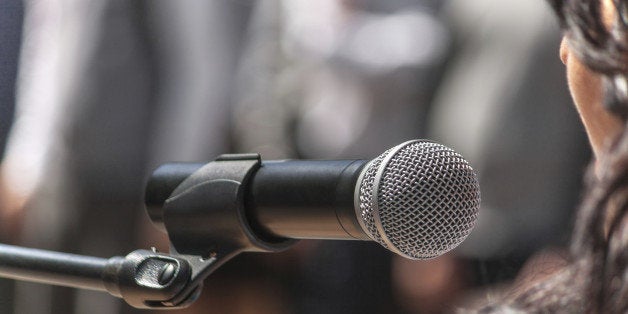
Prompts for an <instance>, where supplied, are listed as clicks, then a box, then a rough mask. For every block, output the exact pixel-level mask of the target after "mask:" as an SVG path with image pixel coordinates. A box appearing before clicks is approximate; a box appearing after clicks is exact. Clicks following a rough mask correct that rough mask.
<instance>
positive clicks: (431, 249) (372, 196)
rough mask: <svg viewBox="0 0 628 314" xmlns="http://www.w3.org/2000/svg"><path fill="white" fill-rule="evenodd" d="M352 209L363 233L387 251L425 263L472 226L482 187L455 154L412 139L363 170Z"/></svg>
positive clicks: (460, 239)
mask: <svg viewBox="0 0 628 314" xmlns="http://www.w3.org/2000/svg"><path fill="white" fill-rule="evenodd" d="M358 182H359V184H358V188H357V189H356V202H357V204H356V206H355V207H356V210H358V211H359V212H358V213H357V214H358V215H357V216H358V221H359V222H360V224H361V226H362V229H364V231H365V232H366V233H367V234H369V235H370V237H371V238H372V239H373V240H374V241H377V242H379V243H380V244H381V245H382V246H384V247H385V248H387V249H389V250H391V251H394V252H395V253H398V254H400V255H402V256H405V257H408V258H412V259H429V258H434V257H437V256H439V255H441V254H444V253H445V252H448V251H450V250H451V249H453V248H455V247H456V246H458V244H460V243H461V242H462V241H463V240H464V239H465V238H466V237H467V236H468V235H469V233H470V232H471V230H472V229H473V227H474V226H475V223H476V220H477V216H478V210H479V207H480V187H479V184H478V180H477V177H476V175H475V172H474V171H473V169H472V168H471V166H470V165H469V163H468V162H467V161H466V160H465V159H464V158H463V157H462V156H461V155H460V154H458V153H456V152H455V151H453V150H452V149H450V148H448V147H445V146H443V145H441V144H438V143H434V142H430V141H424V140H414V141H409V142H406V143H403V144H400V145H398V146H396V147H393V148H391V149H389V150H387V151H386V152H384V153H383V154H381V155H380V156H378V157H377V158H375V159H373V160H372V161H371V162H370V163H369V164H368V165H367V166H366V167H365V169H364V170H363V171H362V174H361V176H360V179H359V181H358Z"/></svg>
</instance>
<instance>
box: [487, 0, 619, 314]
mask: <svg viewBox="0 0 628 314" xmlns="http://www.w3.org/2000/svg"><path fill="white" fill-rule="evenodd" d="M549 2H550V4H551V6H552V7H553V8H554V10H555V11H556V13H557V15H558V17H559V21H560V24H561V26H562V28H563V30H564V32H565V35H566V36H567V42H568V44H569V47H570V51H571V52H572V53H574V54H575V56H576V57H577V58H578V59H579V60H581V61H582V62H583V63H584V64H585V65H586V66H587V67H588V68H590V69H591V70H592V71H595V72H598V73H599V74H601V76H602V79H603V82H604V88H605V107H606V109H607V110H608V111H610V112H611V113H613V114H614V115H616V116H618V117H619V118H620V119H621V120H622V121H623V125H624V130H623V132H621V133H620V134H619V135H618V136H617V138H615V139H613V141H612V145H610V146H609V147H607V148H606V150H605V151H604V154H603V155H602V156H599V160H598V164H597V167H596V169H594V167H593V165H591V166H590V167H589V170H588V174H587V176H586V180H585V182H586V192H585V196H584V199H583V201H582V203H581V206H580V208H579V212H578V215H577V218H576V223H575V227H574V231H573V236H572V242H571V246H570V252H569V258H568V259H569V264H568V266H567V267H565V268H564V269H562V270H561V271H559V272H557V273H555V274H554V275H552V276H550V277H547V278H545V279H543V281H541V282H539V283H537V284H534V285H531V286H529V287H526V288H524V289H522V291H519V292H516V293H514V294H512V295H511V296H510V297H509V298H507V299H506V300H501V301H499V302H498V303H496V304H494V305H489V306H487V307H485V308H484V309H482V310H481V311H480V312H485V313H490V312H502V311H504V310H505V309H512V310H521V311H524V312H533V313H538V312H542V313H546V312H547V313H554V312H559V313H628V213H627V210H626V209H627V208H628V127H627V124H626V122H627V121H628V83H627V79H626V75H628V26H627V25H628V0H613V3H614V5H615V8H616V11H617V13H618V14H616V16H615V17H614V21H613V24H612V26H611V27H609V28H607V27H608V26H610V25H605V24H604V20H603V19H602V16H601V3H600V0H549Z"/></svg>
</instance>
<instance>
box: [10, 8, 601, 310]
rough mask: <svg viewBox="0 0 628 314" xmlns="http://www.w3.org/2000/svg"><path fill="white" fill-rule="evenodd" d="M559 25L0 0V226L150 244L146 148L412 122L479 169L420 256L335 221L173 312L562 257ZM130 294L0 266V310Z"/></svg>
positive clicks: (328, 303)
mask: <svg viewBox="0 0 628 314" xmlns="http://www.w3.org/2000/svg"><path fill="white" fill-rule="evenodd" d="M559 42H560V35H559V32H558V26H557V23H556V22H555V20H554V17H553V16H552V14H551V12H550V9H549V7H548V5H547V4H546V3H544V2H543V1H541V0H538V1H528V0H507V1H504V0H475V1H465V0H394V1H385V2H384V1H375V0H344V1H340V0H319V1H306V0H264V1H243V0H237V1H226V0H223V1H219V0H211V1H208V0H181V1H166V0H153V1H146V0H138V1H123V0H109V1H105V0H87V1H86V0H37V1H35V0H33V1H17V0H2V1H1V2H0V154H1V156H2V162H1V164H0V241H1V242H3V243H9V244H15V245H22V246H28V247H36V248H43V249H50V250H56V251H63V252H69V253H77V254H83V255H94V256H100V257H110V256H114V255H126V254H127V253H128V252H130V251H132V250H135V249H137V248H149V247H151V246H156V247H158V248H160V249H161V250H166V248H167V238H166V236H165V235H163V234H161V233H159V232H158V231H157V230H156V229H155V228H154V227H153V226H152V225H151V224H150V222H149V220H148V216H147V215H146V213H145V211H144V209H143V205H142V194H143V189H144V183H145V180H146V178H147V177H148V175H149V174H150V172H151V171H152V170H153V169H155V168H156V167H157V166H158V165H160V164H162V163H166V162H171V161H209V160H212V159H213V158H215V157H216V156H217V155H219V154H222V153H236V152H259V153H261V154H262V157H263V158H264V159H285V158H304V159H307V158H325V159H334V158H336V159H337V158H364V159H370V158H373V157H375V156H377V155H379V154H380V153H382V152H383V151H384V150H386V149H387V148H390V147H392V146H394V145H396V144H398V143H401V142H403V141H405V140H409V139H414V138H429V139H432V140H435V141H437V142H440V143H442V144H445V145H447V146H450V147H452V148H454V149H455V150H456V151H458V152H460V153H461V154H462V155H464V156H465V157H466V158H467V159H468V160H469V162H470V163H471V164H472V165H473V166H474V168H475V169H476V171H477V172H478V174H479V177H480V184H481V187H482V206H481V212H480V217H479V221H478V226H477V227H476V229H475V230H474V232H473V233H472V234H471V236H470V237H469V238H468V239H467V241H466V242H465V243H464V244H463V245H461V246H460V247H459V248H457V249H456V250H454V251H452V252H450V253H447V254H445V255H444V256H442V257H440V258H437V259H433V260H429V261H409V260H404V259H402V258H400V257H397V256H393V255H392V254H391V253H389V252H388V251H387V250H384V249H382V248H380V247H379V245H377V244H375V243H371V242H352V241H326V242H321V241H301V242H300V243H299V244H298V245H297V246H295V247H294V248H292V249H290V250H288V251H286V252H283V253H279V254H244V255H241V256H238V257H236V258H235V259H234V260H232V261H230V262H229V263H227V264H226V265H225V266H223V267H222V268H221V269H219V270H218V271H217V272H216V273H214V274H212V275H211V276H210V277H209V278H208V279H207V280H206V283H205V288H204V291H203V295H202V297H201V299H200V300H199V301H197V302H196V303H195V304H194V305H193V306H192V307H190V308H189V309H187V310H185V311H182V313H345V314H350V313H362V314H364V313H442V312H451V311H454V310H456V309H458V308H461V307H468V306H473V304H475V303H477V302H482V301H486V300H490V299H491V298H493V297H495V296H497V295H499V293H500V292H501V291H503V290H504V287H505V286H507V285H510V284H512V283H513V281H514V280H515V278H516V276H517V274H518V273H519V272H520V270H521V269H522V268H524V269H525V268H526V267H532V268H535V267H543V266H542V265H544V264H551V263H553V262H552V261H555V260H560V256H561V252H562V247H564V245H565V243H566V241H567V240H568V236H569V232H570V229H571V223H572V213H573V211H574V207H575V205H576V203H577V201H578V193H579V189H580V185H581V175H582V172H583V170H584V167H585V166H586V163H587V161H588V160H589V158H590V151H589V148H588V145H587V143H586V138H585V133H584V130H583V128H582V127H581V125H580V122H579V121H578V117H577V114H576V112H575V110H574V109H573V108H572V105H571V100H570V98H569V93H568V91H567V85H566V82H565V79H564V69H563V66H562V64H561V63H560V60H559V58H558V47H559ZM539 252H540V253H539ZM535 261H537V262H535ZM538 261H541V262H540V263H539V262H538ZM524 265H528V266H525V267H524ZM529 265H532V266H529ZM539 265H541V266H539ZM137 312H139V311H137V310H135V309H132V308H130V307H129V306H127V305H126V304H125V303H124V302H123V301H120V300H118V299H115V298H114V297H111V296H110V295H108V294H106V293H100V292H89V291H79V290H75V289H69V288H60V287H52V286H46V285H40V284H33V283H25V282H13V281H11V280H6V279H1V280H0V313H28V314H30V313H34V314H36V313H54V314H56V313H91V314H97V313H137Z"/></svg>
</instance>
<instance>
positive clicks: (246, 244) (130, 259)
mask: <svg viewBox="0 0 628 314" xmlns="http://www.w3.org/2000/svg"><path fill="white" fill-rule="evenodd" d="M260 164H261V159H260V156H259V155H258V154H233V155H222V156H220V157H218V159H216V160H215V161H213V162H210V163H208V164H206V165H204V166H202V167H199V168H198V169H196V171H194V172H193V173H192V174H191V175H189V173H190V172H188V171H189V168H188V169H180V168H178V166H168V167H162V168H160V169H161V170H160V169H157V170H156V171H155V173H153V175H152V177H151V179H150V180H149V182H148V184H147V189H146V203H147V208H148V211H149V215H150V216H151V219H152V220H153V221H154V222H156V224H157V225H158V226H159V225H160V226H161V228H162V229H164V230H166V229H167V232H168V236H169V238H170V243H171V247H170V253H169V254H166V253H160V252H157V250H155V249H153V250H136V251H133V252H131V253H129V254H128V255H126V256H124V257H121V256H115V257H111V258H109V259H106V258H98V257H91V256H82V255H75V254H68V253H59V252H53V251H46V250H39V249H32V248H24V247H18V246H12V245H5V244H0V277H5V278H12V279H17V280H25V281H33V282H40V283H46V284H53V285H60V286H66V287H74V288H79V289H88V290H96V291H104V292H108V293H109V294H111V295H113V296H116V297H119V298H122V299H124V300H125V301H126V302H127V303H128V304H129V305H131V306H133V307H136V308H145V309H146V308H149V309H176V308H184V307H186V306H189V305H190V304H191V303H192V302H194V301H195V300H196V299H197V298H198V296H199V295H200V292H201V289H202V284H203V280H204V279H205V278H206V277H207V276H208V275H209V274H211V273H212V272H213V271H214V270H216V269H217V268H218V267H220V266H221V265H222V264H223V263H225V262H226V261H228V260H229V259H231V258H233V257H234V256H236V255H237V254H239V253H241V252H245V251H257V252H278V251H281V250H285V249H287V248H288V247H290V246H292V244H294V243H295V242H296V241H295V240H292V239H283V238H281V239H279V238H277V239H276V238H273V239H270V238H268V239H267V238H262V237H261V236H260V235H258V234H257V233H256V232H254V230H253V227H252V226H251V225H250V224H249V222H248V219H247V218H246V212H245V208H244V187H245V186H246V184H247V182H248V179H249V177H250V175H251V174H252V173H253V172H254V171H255V170H257V169H258V168H259V167H260ZM181 167H183V166H181ZM184 174H185V175H184ZM208 200H211V201H210V202H208ZM158 207H159V208H160V209H158ZM210 222H214V223H213V224H212V223H210Z"/></svg>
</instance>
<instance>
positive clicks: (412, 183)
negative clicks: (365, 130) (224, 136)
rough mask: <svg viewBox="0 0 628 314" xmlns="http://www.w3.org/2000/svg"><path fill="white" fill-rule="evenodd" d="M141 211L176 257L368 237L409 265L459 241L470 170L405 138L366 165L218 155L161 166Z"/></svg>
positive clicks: (470, 215)
mask: <svg viewBox="0 0 628 314" xmlns="http://www.w3.org/2000/svg"><path fill="white" fill-rule="evenodd" d="M145 201H146V208H147V211H148V213H149V216H150V217H151V220H152V221H153V223H155V224H156V225H157V226H158V227H159V228H160V229H162V230H163V231H166V232H167V233H168V235H169V238H170V240H171V243H172V244H173V246H174V248H175V249H177V251H179V252H180V253H186V254H188V253H189V254H196V255H202V256H203V255H206V256H210V255H212V254H215V253H216V252H217V251H220V248H221V247H225V248H226V249H225V251H229V252H234V251H238V252H239V251H277V250H281V249H284V248H286V247H287V246H289V245H291V244H292V243H294V241H293V239H346V240H373V241H376V242H379V243H380V244H381V245H382V246H384V247H385V248H387V249H389V250H391V251H393V252H395V253H398V254H400V255H402V256H405V257H408V258H412V259H426V258H433V257H436V256H438V255H440V254H443V253H444V252H447V251H449V250H451V249H453V248H454V247H455V246H457V245H458V244H459V243H461V242H462V241H463V240H464V239H465V238H466V237H467V235H468V234H469V233H470V231H471V229H473V227H474V226H475V222H476V219H477V214H478V209H479V204H480V194H479V185H478V182H477V178H476V175H475V173H474V172H473V169H472V168H471V167H470V166H469V165H468V163H467V162H466V160H464V159H463V158H462V156H460V155H459V154H457V153H455V152H454V151H453V150H451V149H449V148H447V147H444V146H442V145H440V144H436V143H433V142H429V141H420V140H415V141H409V142H406V143H403V144H400V145H398V146H396V147H393V148H391V149H389V150H388V151H386V152H384V153H383V154H382V155H380V156H379V157H377V158H375V159H373V160H371V161H366V160H284V161H264V162H262V161H261V158H260V156H259V155H257V154H239V155H222V156H220V157H219V158H218V159H217V160H216V161H214V162H210V163H208V164H206V165H201V164H180V163H179V164H177V163H174V164H166V165H162V166H161V167H159V168H158V169H157V170H156V171H155V172H154V173H153V175H152V177H151V178H150V180H149V182H148V184H147V189H146V197H145Z"/></svg>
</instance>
